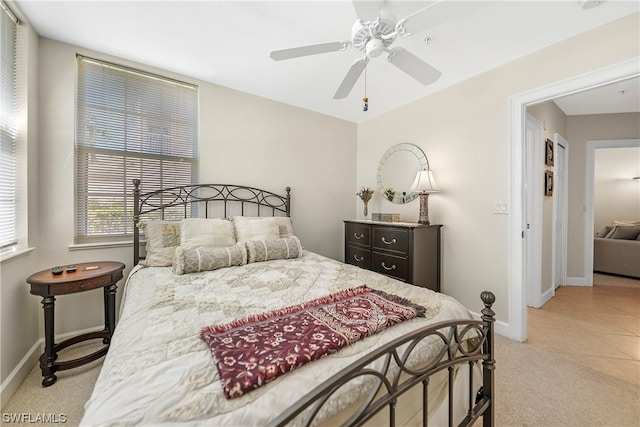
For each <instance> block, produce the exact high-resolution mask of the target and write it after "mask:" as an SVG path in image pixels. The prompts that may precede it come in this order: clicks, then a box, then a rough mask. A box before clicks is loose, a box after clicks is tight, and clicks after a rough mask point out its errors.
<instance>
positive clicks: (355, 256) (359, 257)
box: [346, 246, 371, 270]
mask: <svg viewBox="0 0 640 427" xmlns="http://www.w3.org/2000/svg"><path fill="white" fill-rule="evenodd" d="M346 262H347V264H352V265H356V266H358V267H361V268H366V269H367V270H370V269H371V251H370V250H368V249H363V248H358V247H355V246H347V256H346Z"/></svg>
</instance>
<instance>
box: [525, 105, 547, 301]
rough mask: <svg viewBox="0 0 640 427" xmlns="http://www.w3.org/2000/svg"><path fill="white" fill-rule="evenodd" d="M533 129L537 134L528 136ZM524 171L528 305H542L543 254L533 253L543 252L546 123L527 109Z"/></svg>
mask: <svg viewBox="0 0 640 427" xmlns="http://www.w3.org/2000/svg"><path fill="white" fill-rule="evenodd" d="M529 130H531V131H532V133H533V135H532V137H531V138H529V136H528V133H529V132H528V131H529ZM523 143H524V151H523V155H524V158H523V159H522V161H523V168H524V169H523V171H522V175H523V177H524V179H523V182H522V186H523V192H526V193H525V194H526V196H527V197H523V199H522V201H523V212H524V217H523V218H522V222H523V224H522V228H523V230H524V233H525V236H526V241H525V245H524V247H525V254H524V256H525V257H526V258H527V259H529V260H530V262H529V263H527V264H525V265H524V268H525V277H526V283H527V284H528V285H531V286H527V287H526V295H527V306H529V307H534V308H540V307H542V305H543V304H544V302H543V299H542V257H540V256H531V257H529V254H532V255H534V254H539V253H541V252H542V221H543V215H542V213H543V212H542V202H543V194H544V185H543V184H544V180H543V179H542V176H541V175H540V171H542V170H544V159H543V156H542V155H540V153H544V124H543V123H542V121H540V120H538V119H537V118H535V117H534V116H532V115H531V114H529V113H527V118H526V121H525V135H524V139H523Z"/></svg>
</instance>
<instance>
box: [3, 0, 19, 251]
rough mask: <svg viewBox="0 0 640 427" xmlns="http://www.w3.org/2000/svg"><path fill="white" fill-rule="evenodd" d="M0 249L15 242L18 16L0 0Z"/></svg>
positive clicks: (14, 246)
mask: <svg viewBox="0 0 640 427" xmlns="http://www.w3.org/2000/svg"><path fill="white" fill-rule="evenodd" d="M0 5H1V6H2V10H0V34H1V35H2V37H1V38H0V67H1V69H0V252H2V253H5V252H13V251H14V250H15V249H16V245H17V243H18V236H17V235H16V229H17V210H16V205H17V203H16V173H17V170H16V138H17V128H16V121H17V120H16V114H17V113H16V40H17V30H18V28H17V27H18V20H17V19H16V18H15V16H13V14H12V13H11V12H10V11H9V10H8V9H7V7H6V6H5V4H4V3H0Z"/></svg>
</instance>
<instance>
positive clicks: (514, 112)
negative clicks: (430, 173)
mask: <svg viewBox="0 0 640 427" xmlns="http://www.w3.org/2000/svg"><path fill="white" fill-rule="evenodd" d="M639 75H640V73H639V72H638V65H637V62H636V61H626V62H624V63H621V64H617V65H614V66H612V67H608V68H606V69H603V70H599V71H595V72H593V73H590V74H588V75H584V76H581V77H579V78H576V79H574V80H571V81H564V82H561V83H558V84H554V85H550V86H547V87H544V88H539V89H535V90H532V91H530V92H527V93H523V94H520V95H517V96H514V97H512V99H511V135H512V142H511V182H512V187H511V205H512V206H513V214H512V215H511V218H510V225H509V235H510V238H509V242H510V260H509V261H510V262H509V265H510V283H509V310H508V311H509V338H511V339H514V340H517V341H522V342H524V341H526V339H527V310H526V307H527V280H528V278H527V265H529V264H531V263H533V264H532V265H535V264H536V263H539V262H540V260H539V259H536V258H535V257H540V256H541V255H540V254H539V253H530V252H528V251H527V250H526V245H527V244H528V236H527V230H526V228H525V227H524V226H525V225H526V221H525V218H526V204H527V193H526V188H525V178H524V171H525V170H526V168H525V166H524V162H525V161H526V158H525V155H524V154H525V143H524V141H525V123H526V108H527V106H528V105H533V104H536V103H540V102H544V101H548V100H551V99H553V98H556V97H560V96H564V95H568V94H571V93H577V92H582V91H585V90H588V89H591V88H595V87H599V86H603V85H606V84H610V83H613V82H617V81H622V80H626V79H629V78H634V77H638V76H639Z"/></svg>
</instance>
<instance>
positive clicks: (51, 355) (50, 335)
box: [40, 296, 58, 387]
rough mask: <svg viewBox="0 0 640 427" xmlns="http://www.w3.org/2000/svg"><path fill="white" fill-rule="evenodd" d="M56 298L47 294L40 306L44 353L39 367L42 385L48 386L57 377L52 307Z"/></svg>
mask: <svg viewBox="0 0 640 427" xmlns="http://www.w3.org/2000/svg"><path fill="white" fill-rule="evenodd" d="M55 303H56V298H55V297H54V296H47V297H44V298H42V307H43V309H44V354H43V355H42V357H41V358H40V369H41V370H42V376H43V377H44V379H43V380H42V385H43V386H45V387H49V386H50V385H53V384H54V383H55V382H56V380H57V379H58V378H57V377H56V376H55V375H54V374H55V372H56V366H55V359H56V354H55V351H54V346H55V341H54V340H55V338H54V307H55Z"/></svg>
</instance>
